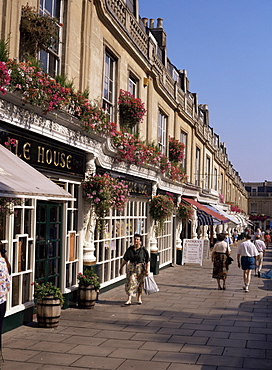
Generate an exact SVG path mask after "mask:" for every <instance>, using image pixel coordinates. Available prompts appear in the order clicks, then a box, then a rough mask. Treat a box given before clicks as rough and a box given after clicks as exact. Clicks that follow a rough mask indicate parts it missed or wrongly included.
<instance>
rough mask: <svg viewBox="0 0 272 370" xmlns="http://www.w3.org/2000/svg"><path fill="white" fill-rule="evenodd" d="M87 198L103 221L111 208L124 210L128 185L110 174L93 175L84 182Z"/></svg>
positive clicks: (98, 217)
mask: <svg viewBox="0 0 272 370" xmlns="http://www.w3.org/2000/svg"><path fill="white" fill-rule="evenodd" d="M82 186H83V190H84V194H85V199H86V200H87V201H88V202H89V203H90V205H91V206H92V207H93V208H94V211H95V213H96V216H97V219H98V220H99V221H102V220H103V219H104V217H105V216H106V214H107V212H108V211H109V209H110V208H116V209H117V210H119V211H123V209H124V207H125V204H126V202H127V201H128V197H129V192H128V186H127V185H125V184H124V183H123V182H122V181H119V180H118V179H116V178H113V177H111V176H110V175H109V174H107V173H105V174H104V175H93V176H90V177H88V179H86V180H85V181H83V182H82Z"/></svg>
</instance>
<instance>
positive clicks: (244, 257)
mask: <svg viewBox="0 0 272 370" xmlns="http://www.w3.org/2000/svg"><path fill="white" fill-rule="evenodd" d="M258 254H259V252H258V250H257V248H256V246H255V245H254V244H253V243H252V241H251V235H250V234H247V235H246V241H244V242H242V243H241V244H240V245H239V247H238V250H237V263H238V267H239V268H240V266H242V270H243V278H244V286H243V289H244V290H245V292H248V291H249V284H250V280H251V271H252V270H254V268H255V260H256V257H257V256H258Z"/></svg>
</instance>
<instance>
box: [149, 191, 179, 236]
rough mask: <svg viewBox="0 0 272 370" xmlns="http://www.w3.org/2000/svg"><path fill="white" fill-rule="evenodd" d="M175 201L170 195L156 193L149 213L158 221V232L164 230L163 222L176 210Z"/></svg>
mask: <svg viewBox="0 0 272 370" xmlns="http://www.w3.org/2000/svg"><path fill="white" fill-rule="evenodd" d="M174 207H175V205H174V202H173V200H172V198H170V197H169V196H168V195H156V196H155V197H153V198H152V200H151V202H150V208H149V213H150V215H151V217H152V218H153V220H155V221H156V222H157V223H158V228H157V233H161V232H162V231H163V224H164V221H166V220H167V219H168V218H169V217H170V216H172V214H173V211H174Z"/></svg>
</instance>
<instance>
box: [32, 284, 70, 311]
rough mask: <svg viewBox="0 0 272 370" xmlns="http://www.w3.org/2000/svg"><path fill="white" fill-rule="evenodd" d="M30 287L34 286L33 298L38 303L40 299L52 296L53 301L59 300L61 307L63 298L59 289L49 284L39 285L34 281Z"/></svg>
mask: <svg viewBox="0 0 272 370" xmlns="http://www.w3.org/2000/svg"><path fill="white" fill-rule="evenodd" d="M32 285H34V298H35V299H37V300H38V301H39V300H40V299H43V298H45V297H49V296H53V297H54V298H55V299H59V300H60V305H61V306H63V304H64V297H63V294H62V292H61V290H60V288H57V287H56V286H55V285H53V284H52V283H51V282H50V283H41V284H39V283H37V282H36V281H34V283H32Z"/></svg>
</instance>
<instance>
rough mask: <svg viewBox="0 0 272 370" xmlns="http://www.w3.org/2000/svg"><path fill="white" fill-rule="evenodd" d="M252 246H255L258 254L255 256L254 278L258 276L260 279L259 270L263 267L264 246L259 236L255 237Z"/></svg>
mask: <svg viewBox="0 0 272 370" xmlns="http://www.w3.org/2000/svg"><path fill="white" fill-rule="evenodd" d="M254 244H255V246H256V248H257V250H258V252H259V255H258V256H257V258H256V261H255V276H257V275H258V277H260V276H261V269H262V267H263V258H264V256H265V250H266V245H265V243H264V242H263V241H262V240H261V239H260V236H259V235H256V236H255V241H254Z"/></svg>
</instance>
